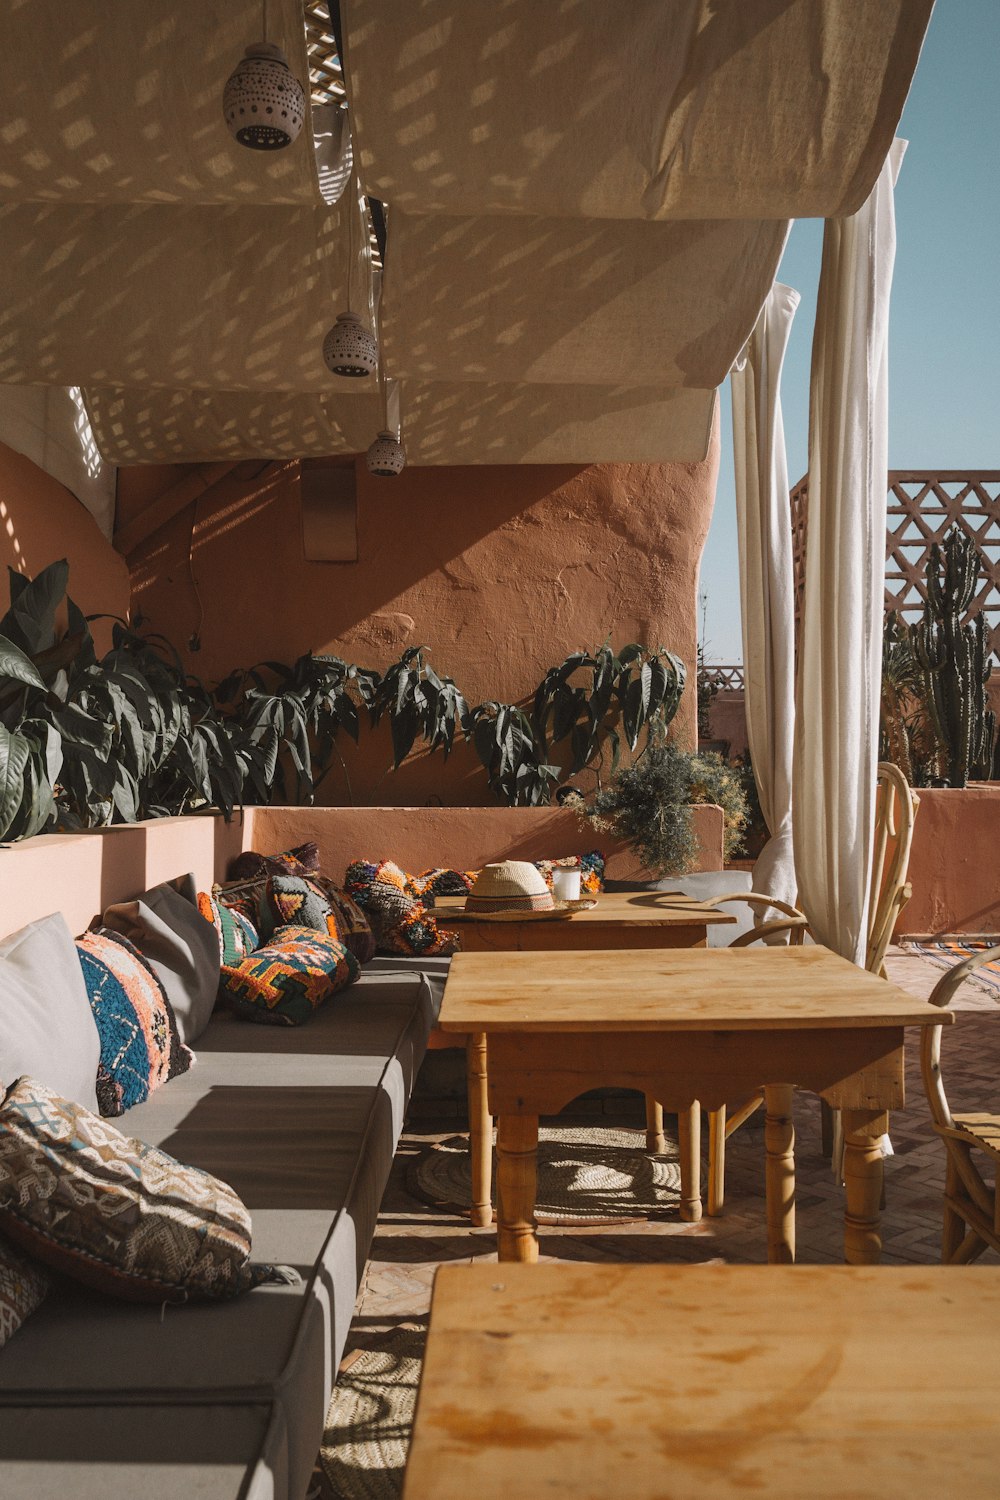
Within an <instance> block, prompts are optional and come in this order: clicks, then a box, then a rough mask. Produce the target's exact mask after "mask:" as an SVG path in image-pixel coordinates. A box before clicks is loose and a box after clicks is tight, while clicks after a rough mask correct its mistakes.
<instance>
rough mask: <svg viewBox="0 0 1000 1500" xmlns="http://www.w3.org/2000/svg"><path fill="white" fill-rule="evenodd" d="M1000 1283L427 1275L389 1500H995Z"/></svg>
mask: <svg viewBox="0 0 1000 1500" xmlns="http://www.w3.org/2000/svg"><path fill="white" fill-rule="evenodd" d="M998 1342H1000V1269H997V1268H996V1267H993V1266H972V1267H963V1268H962V1269H961V1270H959V1271H956V1270H955V1268H954V1267H951V1266H914V1267H912V1268H911V1267H895V1266H892V1267H888V1266H885V1267H871V1268H867V1267H860V1266H796V1267H794V1269H788V1270H784V1269H782V1270H776V1269H775V1268H774V1267H773V1266H724V1265H711V1266H676V1265H675V1266H670V1265H656V1266H636V1265H631V1266H621V1265H607V1264H603V1265H583V1264H577V1265H569V1264H565V1263H563V1264H542V1265H507V1264H505V1265H502V1266H496V1265H476V1266H444V1267H442V1269H441V1270H439V1271H438V1273H437V1277H436V1280H435V1283H434V1296H433V1302H432V1305H431V1320H430V1337H429V1341H428V1345H427V1356H426V1360H425V1364H424V1371H423V1377H422V1382H421V1386H420V1394H419V1398H418V1403H417V1417H416V1427H415V1432H414V1439H413V1444H412V1446H411V1449H410V1456H409V1461H408V1463H407V1468H406V1484H405V1488H404V1497H405V1500H431V1497H433V1500H469V1497H470V1496H476V1497H478V1500H510V1497H515V1500H516V1497H519V1496H524V1497H526V1500H528V1497H530V1500H534V1497H536V1496H540V1495H553V1496H573V1497H574V1500H610V1497H612V1496H628V1497H629V1500H654V1497H656V1500H663V1497H666V1496H669V1497H670V1500H706V1497H708V1496H711V1497H712V1500H736V1497H739V1500H746V1497H747V1496H748V1495H758V1494H760V1495H767V1496H768V1497H769V1500H805V1497H809V1500H845V1497H848V1496H851V1497H856V1500H860V1497H862V1496H865V1497H868V1496H876V1495H877V1496H878V1497H879V1500H939V1497H940V1496H942V1495H961V1496H962V1497H963V1500H987V1497H989V1500H993V1497H994V1496H995V1495H996V1494H997V1490H998V1481H997V1452H998V1451H1000V1448H998V1439H1000V1408H998V1405H997V1401H996V1392H995V1387H994V1384H993V1381H992V1380H991V1379H989V1378H986V1379H984V1378H983V1376H984V1375H985V1373H986V1372H987V1371H989V1370H991V1369H994V1368H995V1365H996V1350H997V1347H998Z"/></svg>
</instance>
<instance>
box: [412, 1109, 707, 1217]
mask: <svg viewBox="0 0 1000 1500" xmlns="http://www.w3.org/2000/svg"><path fill="white" fill-rule="evenodd" d="M680 1185H681V1173H680V1165H679V1163H678V1160H677V1146H676V1144H675V1143H674V1142H673V1141H668V1142H667V1150H666V1152H665V1153H664V1154H663V1155H662V1156H650V1155H649V1154H648V1153H647V1151H646V1137H645V1132H644V1131H641V1130H622V1129H614V1128H611V1127H608V1126H593V1127H591V1126H585V1127H581V1128H572V1129H571V1128H566V1127H560V1126H548V1127H545V1126H543V1127H542V1129H541V1130H540V1131H539V1132H538V1197H537V1202H536V1205H535V1218H536V1219H537V1220H538V1222H539V1224H564V1225H573V1224H584V1225H586V1224H630V1223H631V1224H635V1223H639V1222H641V1221H642V1220H645V1219H665V1218H671V1217H673V1216H674V1215H676V1213H677V1211H678V1210H677V1204H678V1199H679V1196H680ZM407 1186H408V1187H409V1189H410V1191H411V1192H412V1193H413V1194H414V1196H415V1197H417V1198H420V1199H421V1200H422V1201H423V1202H424V1203H429V1204H430V1205H431V1206H432V1207H434V1208H447V1209H451V1210H452V1211H459V1212H461V1211H464V1210H466V1209H468V1208H469V1207H470V1205H471V1203H472V1180H471V1171H470V1166H469V1140H468V1136H464V1135H459V1136H452V1137H450V1138H449V1139H448V1140H445V1141H441V1142H439V1143H438V1144H437V1145H435V1146H429V1147H427V1149H426V1150H424V1151H421V1152H420V1153H419V1155H417V1156H416V1157H415V1158H414V1160H413V1161H412V1162H411V1164H410V1167H409V1170H408V1173H407ZM493 1203H494V1205H495V1204H496V1163H495V1161H494V1179H493Z"/></svg>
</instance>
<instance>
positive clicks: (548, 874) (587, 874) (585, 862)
mask: <svg viewBox="0 0 1000 1500" xmlns="http://www.w3.org/2000/svg"><path fill="white" fill-rule="evenodd" d="M604 864H605V860H604V855H603V854H602V853H601V851H600V849H591V851H590V853H589V854H569V855H567V856H566V858H565V859H536V860H535V867H536V869H538V870H541V872H542V874H543V875H544V877H545V884H546V885H547V886H548V887H549V889H550V890H551V889H552V871H553V870H579V871H580V890H581V892H582V894H583V895H585V896H599V895H600V893H601V891H603V889H604Z"/></svg>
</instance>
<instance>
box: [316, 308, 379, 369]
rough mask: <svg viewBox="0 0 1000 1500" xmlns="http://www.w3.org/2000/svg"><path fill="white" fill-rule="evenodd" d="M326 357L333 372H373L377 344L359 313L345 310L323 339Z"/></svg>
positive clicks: (376, 360) (375, 363) (375, 365)
mask: <svg viewBox="0 0 1000 1500" xmlns="http://www.w3.org/2000/svg"><path fill="white" fill-rule="evenodd" d="M323 358H324V360H325V361H326V367H327V369H328V370H329V371H330V373H331V374H332V375H353V376H355V377H358V378H361V377H363V376H366V375H374V374H375V371H376V370H377V369H378V345H377V344H376V343H375V340H374V338H373V337H372V335H371V334H370V333H369V331H368V329H367V328H366V327H365V325H364V324H363V323H362V321H361V319H360V318H359V317H358V315H357V313H352V312H342V313H338V314H337V321H336V323H334V325H333V327H332V328H331V329H330V332H329V333H328V334H327V336H326V338H325V339H324V340H323Z"/></svg>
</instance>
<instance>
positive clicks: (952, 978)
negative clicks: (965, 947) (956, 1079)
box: [920, 948, 1000, 1130]
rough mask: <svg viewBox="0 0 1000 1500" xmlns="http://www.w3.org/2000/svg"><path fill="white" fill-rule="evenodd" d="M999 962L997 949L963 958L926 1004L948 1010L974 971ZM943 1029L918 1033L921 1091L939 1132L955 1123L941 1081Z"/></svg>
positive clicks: (929, 996)
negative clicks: (924, 1095)
mask: <svg viewBox="0 0 1000 1500" xmlns="http://www.w3.org/2000/svg"><path fill="white" fill-rule="evenodd" d="M998 962H1000V948H984V949H983V950H981V951H980V952H979V953H972V954H970V955H969V957H968V958H963V959H962V961H961V963H957V964H955V965H954V966H953V967H952V968H950V969H949V970H948V972H947V974H942V976H941V978H940V979H939V980H938V982H937V984H936V985H935V986H934V988H933V990H931V993H930V994H929V995H928V996H927V1002H928V1004H929V1005H936V1006H937V1007H938V1009H939V1010H945V1009H947V1007H948V1006H949V1005H950V1004H951V998H952V996H953V995H954V993H955V991H956V990H957V989H958V988H959V987H960V986H961V985H963V984H964V983H965V981H966V979H968V977H969V975H970V974H972V973H974V972H975V970H976V969H981V968H982V967H983V965H984V964H995V963H998ZM943 1029H944V1028H943V1027H941V1026H924V1027H923V1028H922V1029H921V1034H920V1067H921V1071H922V1073H923V1075H924V1088H925V1089H926V1091H927V1102H928V1104H929V1105H930V1109H931V1115H932V1117H933V1119H934V1123H935V1125H937V1126H938V1128H939V1129H940V1130H950V1129H951V1128H952V1125H953V1123H954V1122H953V1121H952V1118H951V1110H950V1109H949V1107H948V1098H947V1095H946V1094H945V1091H944V1082H943V1080H942V1078H941V1032H942V1030H943Z"/></svg>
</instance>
